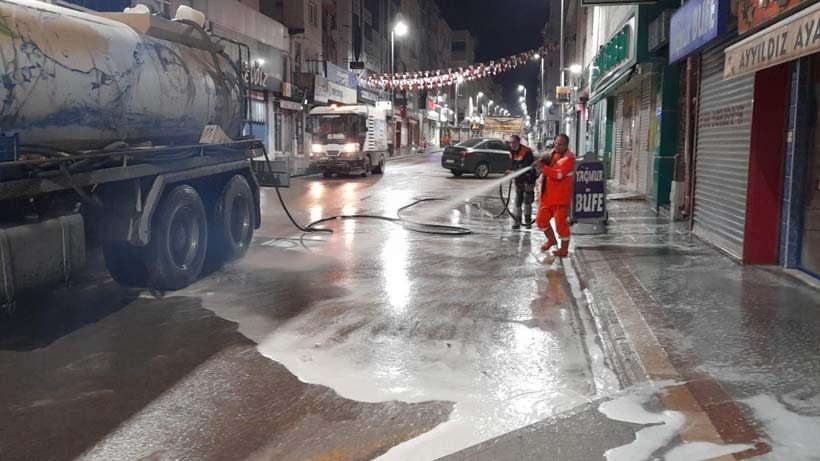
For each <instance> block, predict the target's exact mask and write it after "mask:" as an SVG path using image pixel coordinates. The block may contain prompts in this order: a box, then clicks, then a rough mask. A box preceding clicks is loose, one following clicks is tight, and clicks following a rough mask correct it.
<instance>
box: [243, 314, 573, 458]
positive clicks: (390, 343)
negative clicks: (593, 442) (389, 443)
mask: <svg viewBox="0 0 820 461" xmlns="http://www.w3.org/2000/svg"><path fill="white" fill-rule="evenodd" d="M365 317H367V313H359V314H357V313H346V314H344V315H343V318H341V319H336V321H335V322H334V325H333V328H331V329H329V330H324V331H317V330H316V329H313V328H310V327H309V326H308V325H310V323H311V320H310V316H309V315H308V316H306V317H300V318H298V319H295V320H294V321H292V322H290V324H289V325H287V326H285V327H281V328H279V329H278V330H277V331H276V332H275V333H274V334H271V335H270V336H269V337H267V338H266V339H265V340H264V341H262V342H261V343H260V344H259V351H260V352H261V353H262V354H263V355H265V356H266V357H268V358H270V359H272V360H275V361H277V362H279V363H281V364H283V365H284V366H285V367H287V368H288V370H290V372H291V373H293V374H294V375H295V376H296V377H298V378H299V379H300V380H301V381H303V382H307V383H314V384H322V385H326V386H329V387H331V388H332V389H333V390H334V391H335V392H337V393H338V394H339V395H340V396H342V397H344V398H347V399H350V400H355V401H361V402H372V403H376V402H388V401H400V402H405V403H421V402H429V401H447V402H454V409H453V411H452V413H451V414H450V416H449V418H448V420H447V421H446V422H444V423H442V424H440V425H438V426H437V427H435V428H434V429H433V430H431V431H429V432H426V433H424V434H422V435H421V436H419V437H416V438H414V439H412V440H409V441H407V442H405V443H402V444H399V445H397V446H395V447H393V448H392V449H391V450H389V451H388V452H387V453H385V454H384V455H382V456H380V457H379V458H377V459H378V460H379V461H387V460H409V459H413V460H433V459H437V458H440V457H442V456H446V455H448V454H451V453H454V452H457V451H459V450H461V449H464V448H467V447H469V446H472V445H475V444H477V443H480V442H483V441H486V440H489V439H491V438H494V437H497V436H500V435H502V434H505V433H508V432H510V431H513V430H516V429H520V428H522V427H524V426H527V425H529V424H532V423H535V422H537V421H540V420H543V419H545V418H548V417H550V416H553V415H555V414H557V413H560V412H563V411H567V410H569V409H571V408H573V407H575V406H577V405H580V404H583V403H587V402H588V401H589V396H586V395H582V394H579V393H577V392H575V391H573V390H571V387H572V386H564V385H561V384H560V383H556V382H549V373H543V372H539V371H537V370H536V368H537V366H536V365H535V364H532V365H530V364H524V365H523V367H525V368H530V367H531V368H532V369H533V370H532V371H531V372H530V373H527V372H526V371H524V372H523V374H522V373H521V372H520V370H519V367H520V366H521V365H520V364H512V363H511V364H510V365H511V366H510V370H498V369H492V370H491V373H490V374H485V372H482V369H481V368H482V367H481V366H480V365H479V364H480V363H481V362H482V357H481V353H480V352H479V351H478V350H477V349H476V347H475V343H474V342H472V341H467V340H452V341H449V340H448V341H446V342H445V341H431V340H425V341H418V342H415V341H414V342H412V343H411V344H408V342H407V340H406V338H391V337H389V336H383V335H379V336H373V335H370V334H369V330H366V329H364V331H357V332H354V333H353V334H351V335H350V336H348V337H347V338H345V339H344V340H339V339H338V338H337V335H336V334H335V332H337V331H339V330H340V329H345V327H346V326H353V325H355V324H357V323H359V322H361V321H363V319H364V318H365ZM511 327H512V328H513V329H515V330H517V331H516V332H515V334H517V335H521V336H527V337H530V338H531V340H532V342H538V341H544V342H545V343H547V342H549V341H548V340H546V339H544V338H542V337H541V334H542V332H540V331H539V330H537V329H534V328H532V327H528V326H525V325H520V324H515V325H511ZM307 331H310V332H311V334H306V333H307ZM516 370H519V372H516ZM533 378H536V379H533Z"/></svg>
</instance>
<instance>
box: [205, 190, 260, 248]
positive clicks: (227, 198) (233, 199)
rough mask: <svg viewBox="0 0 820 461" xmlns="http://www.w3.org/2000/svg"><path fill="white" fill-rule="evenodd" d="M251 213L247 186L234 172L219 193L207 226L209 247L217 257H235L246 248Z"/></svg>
mask: <svg viewBox="0 0 820 461" xmlns="http://www.w3.org/2000/svg"><path fill="white" fill-rule="evenodd" d="M254 214H255V212H254V206H253V194H252V192H251V186H250V185H248V181H247V180H246V179H245V178H244V177H243V176H242V175H235V176H234V177H232V178H231V179H230V180H229V181H228V182H227V183H226V184H225V187H223V188H222V193H221V194H219V199H218V200H217V202H216V207H215V210H214V216H213V226H211V242H210V244H211V245H210V250H211V251H213V254H214V255H215V256H216V257H217V259H218V260H219V261H231V260H234V259H239V258H241V257H242V256H244V255H245V253H246V252H247V251H248V248H249V247H250V245H251V240H253V228H254Z"/></svg>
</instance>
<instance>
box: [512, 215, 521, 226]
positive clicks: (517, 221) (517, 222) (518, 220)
mask: <svg viewBox="0 0 820 461" xmlns="http://www.w3.org/2000/svg"><path fill="white" fill-rule="evenodd" d="M512 228H513V230H518V229H521V215H513V225H512Z"/></svg>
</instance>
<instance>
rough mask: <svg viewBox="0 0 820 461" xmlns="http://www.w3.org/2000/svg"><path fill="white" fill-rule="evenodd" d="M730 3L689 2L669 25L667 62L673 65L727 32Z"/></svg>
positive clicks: (719, 0) (717, 0) (718, 0)
mask: <svg viewBox="0 0 820 461" xmlns="http://www.w3.org/2000/svg"><path fill="white" fill-rule="evenodd" d="M728 15H729V0H689V1H687V2H686V3H685V4H684V5H683V6H682V7H680V8H678V11H676V12H675V14H673V15H672V19H671V21H670V24H669V62H670V63H673V62H675V61H678V60H680V59H682V58H685V57H686V56H688V55H689V54H691V53H693V52H695V51H697V50H699V49H700V48H701V47H703V46H704V45H706V44H707V43H709V42H710V41H711V40H713V39H715V38H716V37H718V36H719V35H721V34H723V33H724V32H726V23H727V20H728Z"/></svg>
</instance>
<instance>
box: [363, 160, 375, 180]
mask: <svg viewBox="0 0 820 461" xmlns="http://www.w3.org/2000/svg"><path fill="white" fill-rule="evenodd" d="M372 169H373V162H371V161H370V156H369V155H368V156H367V157H365V158H364V167H363V168H362V177H363V178H366V177H368V176H370V170H372Z"/></svg>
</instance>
